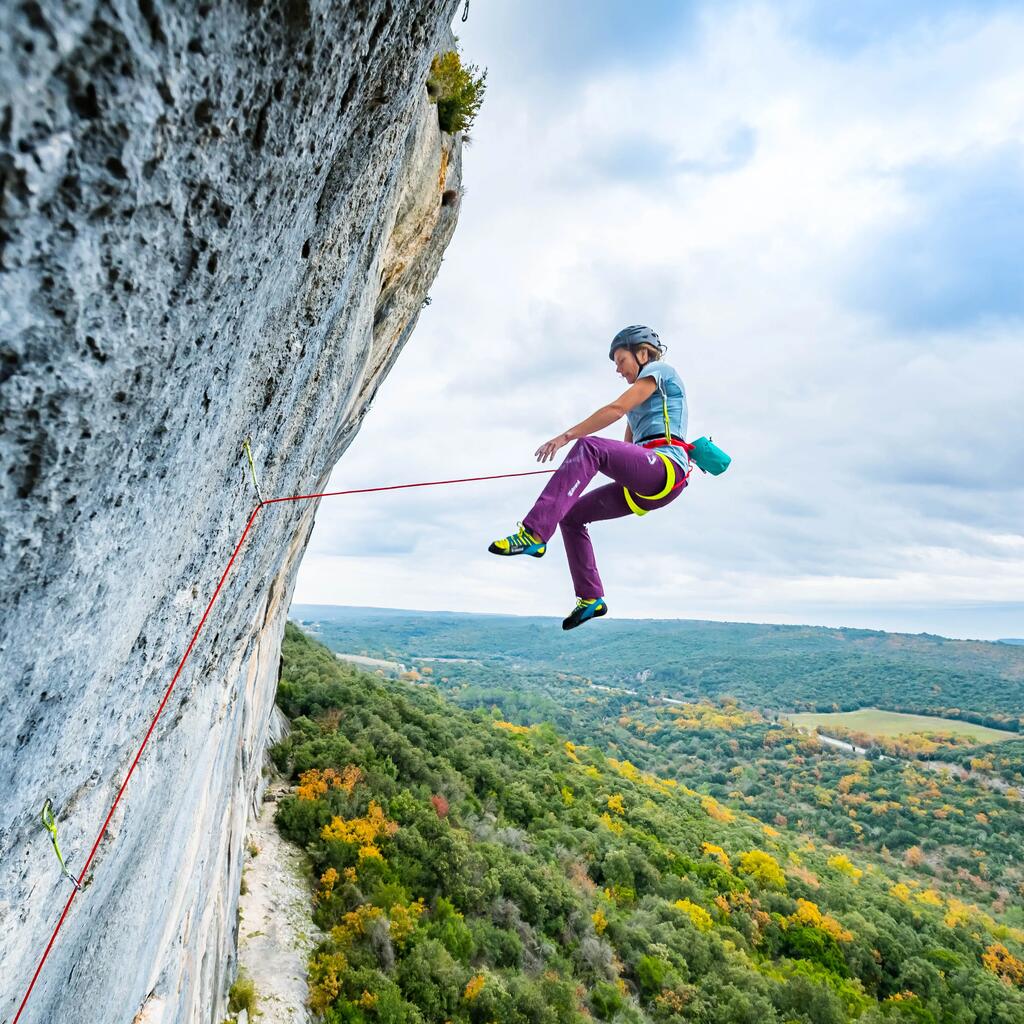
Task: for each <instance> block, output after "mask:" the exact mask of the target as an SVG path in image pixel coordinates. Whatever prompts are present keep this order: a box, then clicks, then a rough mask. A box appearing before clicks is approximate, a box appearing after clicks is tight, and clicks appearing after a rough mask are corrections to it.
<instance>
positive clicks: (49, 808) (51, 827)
mask: <svg viewBox="0 0 1024 1024" xmlns="http://www.w3.org/2000/svg"><path fill="white" fill-rule="evenodd" d="M40 817H41V818H42V822H43V827H44V828H45V829H46V831H47V832H49V833H50V841H51V842H52V843H53V852H54V853H55V854H57V860H59V861H60V869H61V871H62V872H63V874H64V876H65V877H66V878H67V879H68V881H70V882H71V884H72V885H73V886H74V887H75V888H76V889H78V890H81V888H82V887H81V885H79V884H78V879H77V878H75V876H74V875H73V874H71V872H70V871H69V870H68V866H67V864H65V863H64V857H63V856H62V855H61V852H60V846H59V845H58V843H57V819H56V818H55V817H54V815H53V802H52V801H51V800H50V798H49V797H47V798H46V803H44V804H43V812H42V814H41V815H40Z"/></svg>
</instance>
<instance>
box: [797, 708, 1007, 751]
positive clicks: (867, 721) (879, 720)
mask: <svg viewBox="0 0 1024 1024" xmlns="http://www.w3.org/2000/svg"><path fill="white" fill-rule="evenodd" d="M787 718H789V720H790V721H791V722H792V723H793V724H794V725H795V726H797V727H798V728H801V729H811V730H813V729H815V728H816V727H817V726H819V725H822V726H825V727H826V729H827V728H828V726H830V725H841V726H843V727H844V728H847V729H853V730H855V731H856V732H863V733H867V735H868V736H907V735H909V734H910V733H923V732H948V733H954V734H956V735H958V736H970V737H971V738H972V739H975V740H977V741H978V742H979V743H998V742H999V741H1000V740H1014V739H1020V738H1021V734H1020V733H1016V732H1006V731H1004V730H1002V729H989V728H988V727H987V726H984V725H975V724H974V723H973V722H960V721H957V720H956V719H953V718H932V717H931V716H930V715H904V714H900V713H899V712H897V711H879V710H878V708H861V709H860V710H859V711H846V712H844V713H842V714H831V715H819V714H798V715H787Z"/></svg>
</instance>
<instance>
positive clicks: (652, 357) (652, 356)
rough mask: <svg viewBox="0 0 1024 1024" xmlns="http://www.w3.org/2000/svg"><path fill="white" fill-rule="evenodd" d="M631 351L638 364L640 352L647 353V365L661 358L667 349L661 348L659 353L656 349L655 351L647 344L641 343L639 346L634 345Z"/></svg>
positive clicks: (643, 364) (642, 364)
mask: <svg viewBox="0 0 1024 1024" xmlns="http://www.w3.org/2000/svg"><path fill="white" fill-rule="evenodd" d="M631 351H632V353H633V355H634V356H636V361H637V362H638V363H639V362H640V353H641V352H646V353H647V362H648V363H653V362H655V361H656V360H658V359H661V358H663V357H664V355H665V352H666V351H667V349H665V348H664V347H663V348H662V349H661V351H660V352H659V351H658V349H656V348H655V347H654V346H653V345H651V344H650V343H649V342H646V341H643V342H641V343H640V344H639V345H635V346H634V347H633V348H632V349H631ZM640 365H641V366H645V365H646V363H641V364H640Z"/></svg>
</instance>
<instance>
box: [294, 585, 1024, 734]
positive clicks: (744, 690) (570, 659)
mask: <svg viewBox="0 0 1024 1024" xmlns="http://www.w3.org/2000/svg"><path fill="white" fill-rule="evenodd" d="M291 614H292V616H293V617H294V618H298V619H301V620H303V621H306V622H314V623H319V624H320V625H319V627H318V629H319V635H320V637H321V639H323V640H324V642H326V643H328V644H329V646H331V647H332V648H333V649H334V650H338V651H342V650H344V651H351V652H354V653H363V652H365V653H366V654H368V655H371V656H378V657H385V658H392V659H393V658H395V656H396V655H401V656H402V658H406V657H461V658H467V657H468V658H478V659H481V660H484V661H486V662H488V663H490V664H493V665H502V664H504V665H508V666H512V665H516V666H520V667H529V668H531V669H534V670H537V671H545V672H551V671H557V672H563V673H570V674H575V675H579V676H583V677H585V678H590V679H593V680H594V681H595V682H599V683H602V684H608V685H617V686H628V687H630V688H631V689H634V690H638V691H639V692H640V693H647V694H651V695H662V696H669V697H675V698H679V699H684V700H695V699H700V698H706V697H719V696H727V695H728V696H734V697H736V698H737V699H739V700H742V701H744V702H745V703H747V704H749V705H753V706H757V707H762V708H772V709H780V710H789V711H800V710H803V711H830V710H840V711H852V710H855V709H857V708H861V707H872V706H873V707H880V708H885V709H887V710H892V711H907V712H911V713H918V714H934V715H942V716H946V717H951V718H960V719H963V720H966V721H972V722H978V723H980V724H982V725H987V726H990V727H993V728H1003V729H1011V730H1016V731H1020V729H1021V717H1022V716H1024V645H1020V644H1013V643H993V642H986V641H979V640H950V639H946V638H944V637H940V636H934V635H931V634H927V633H922V634H916V635H911V634H905V633H885V632H883V631H881V630H866V629H832V628H827V627H821V626H783V625H771V624H757V623H738V622H706V621H699V620H667V619H645V620H644V619H632V620H631V619H609V620H606V621H602V622H599V623H594V624H592V625H588V626H587V627H586V628H583V629H579V630H575V631H573V632H571V633H564V632H563V631H562V630H561V629H559V628H558V625H557V622H556V620H554V619H549V618H541V617H528V616H510V615H473V614H466V613H455V612H417V611H400V610H391V609H376V608H347V607H340V606H330V605H301V604H296V605H294V606H293V607H292V609H291Z"/></svg>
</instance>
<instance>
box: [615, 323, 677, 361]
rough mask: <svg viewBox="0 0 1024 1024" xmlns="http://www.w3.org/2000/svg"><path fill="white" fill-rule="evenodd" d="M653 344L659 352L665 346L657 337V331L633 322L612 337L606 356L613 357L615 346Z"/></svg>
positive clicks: (662, 350) (629, 346) (632, 346)
mask: <svg viewBox="0 0 1024 1024" xmlns="http://www.w3.org/2000/svg"><path fill="white" fill-rule="evenodd" d="M643 344H647V345H653V346H654V347H655V348H656V349H657V350H658V352H659V353H664V351H665V346H664V345H662V343H661V338H659V337H658V332H657V331H654V330H652V329H651V328H650V327H644V326H642V325H641V324H633V326H632V327H623V328H622V330H621V331H619V333H618V334H616V335H615V337H614V338H612V344H611V348H609V349H608V358H609V359H614V358H615V350H616V349H617V348H628V349H632V348H635V347H636V346H637V345H643Z"/></svg>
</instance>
